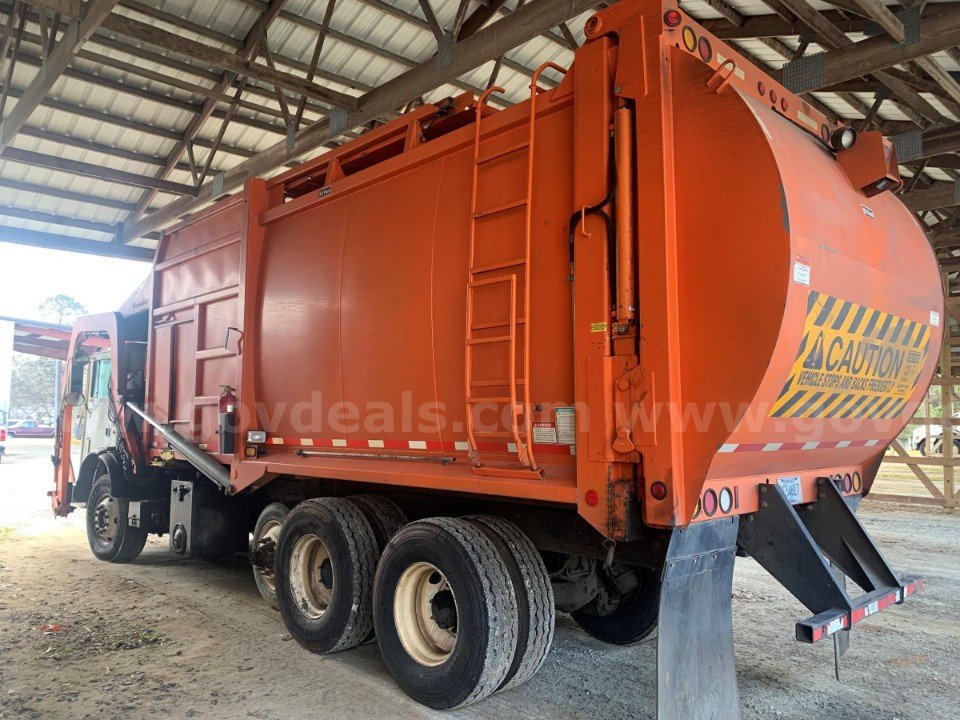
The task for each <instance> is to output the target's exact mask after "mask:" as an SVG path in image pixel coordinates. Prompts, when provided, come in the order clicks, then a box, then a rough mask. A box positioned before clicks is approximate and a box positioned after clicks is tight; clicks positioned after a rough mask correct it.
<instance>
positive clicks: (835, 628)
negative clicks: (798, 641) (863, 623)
mask: <svg viewBox="0 0 960 720" xmlns="http://www.w3.org/2000/svg"><path fill="white" fill-rule="evenodd" d="M849 627H850V624H849V621H848V620H847V618H846V616H844V617H838V618H835V619H834V620H831V621H830V622H828V623H825V624H823V625H818V626H817V627H815V628H813V642H817V641H818V640H823V639H824V638H828V637H830V636H831V635H833V634H834V633H836V632H839V631H840V630H846V629H847V628H849Z"/></svg>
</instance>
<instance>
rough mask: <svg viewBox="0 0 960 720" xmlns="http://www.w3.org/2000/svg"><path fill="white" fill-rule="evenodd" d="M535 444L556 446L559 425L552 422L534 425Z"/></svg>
mask: <svg viewBox="0 0 960 720" xmlns="http://www.w3.org/2000/svg"><path fill="white" fill-rule="evenodd" d="M533 442H535V443H537V444H539V445H556V444H557V424H556V423H552V422H535V423H533Z"/></svg>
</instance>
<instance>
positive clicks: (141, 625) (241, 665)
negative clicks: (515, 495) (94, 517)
mask: <svg viewBox="0 0 960 720" xmlns="http://www.w3.org/2000/svg"><path fill="white" fill-rule="evenodd" d="M44 454H45V453H44ZM48 477H49V462H48V461H47V460H46V459H45V458H42V457H27V456H25V455H21V456H19V457H18V456H17V455H16V454H15V453H14V454H12V455H11V456H10V457H8V458H7V459H5V460H4V462H3V464H2V465H0V717H3V718H24V719H28V718H93V717H97V718H129V717H134V716H136V717H168V718H194V717H196V718H244V717H252V718H283V719H285V720H290V719H296V718H314V719H315V718H331V719H332V718H337V719H338V720H339V719H342V718H364V719H367V718H369V719H371V720H375V719H379V718H399V717H403V718H440V717H443V718H456V719H457V720H459V719H460V718H489V719H491V720H494V719H496V720H501V719H502V720H506V719H508V718H509V719H510V720H513V719H514V718H518V717H531V718H532V717H537V718H541V717H554V718H584V719H589V720H606V719H607V718H610V719H613V718H617V719H619V718H627V717H629V718H652V717H653V715H654V685H655V652H654V651H655V648H654V646H653V645H652V644H646V645H641V646H639V647H634V648H626V649H622V648H611V647H607V646H604V645H602V644H601V643H598V642H596V641H594V640H592V639H591V638H589V637H587V636H586V635H585V634H584V633H583V632H581V631H580V630H579V629H578V628H577V627H576V626H575V625H574V624H573V622H572V621H571V620H570V619H569V618H567V617H560V618H559V619H558V627H557V634H556V639H555V641H554V645H553V649H552V651H551V653H550V656H549V657H548V659H547V661H546V663H545V665H544V667H543V668H542V669H541V671H540V672H539V674H538V675H537V676H536V677H535V678H534V679H533V680H532V681H530V682H529V683H527V684H525V685H523V686H522V687H521V688H520V689H517V690H513V691H509V692H505V693H502V694H498V695H495V696H494V697H492V698H490V699H488V700H486V701H483V702H481V703H478V704H476V705H473V706H470V707H468V708H465V709H463V710H460V711H456V712H450V713H436V712H433V711H429V710H426V709H424V708H423V707H421V706H419V705H416V704H415V703H413V702H412V701H410V700H409V699H408V698H407V697H406V696H405V695H403V693H402V692H401V691H400V690H399V689H398V688H397V687H396V686H395V685H394V683H393V681H392V680H391V678H390V676H389V675H388V674H387V672H386V669H385V668H384V666H383V664H382V662H381V660H380V657H379V653H378V651H377V646H376V644H375V643H371V644H367V645H364V646H362V647H360V648H356V649H354V650H351V651H348V652H345V653H340V654H337V655H334V656H328V657H319V656H315V655H311V654H309V653H307V652H306V651H304V650H302V649H301V648H300V647H299V646H298V645H297V644H296V643H294V642H292V641H291V640H290V638H289V636H288V635H287V634H286V632H285V629H284V627H283V623H282V622H281V620H280V617H279V615H278V614H277V613H276V612H274V611H272V610H270V609H269V608H268V607H266V606H265V605H264V604H263V603H262V602H261V601H260V599H259V595H258V594H257V591H256V588H255V586H254V583H253V578H252V576H251V574H250V571H249V568H248V567H246V566H245V565H244V564H243V563H242V562H240V561H232V562H226V563H216V564H214V563H208V562H203V561H196V560H183V559H180V558H175V557H174V556H171V555H169V554H168V553H167V552H166V542H165V540H155V539H153V540H151V541H150V542H149V543H148V545H147V548H146V549H145V551H144V553H143V555H142V556H141V557H140V558H139V559H138V560H137V561H136V562H134V563H132V564H129V565H109V564H106V563H100V562H97V561H96V560H94V559H93V557H92V556H91V555H90V553H89V551H88V549H87V545H86V538H85V535H84V530H83V525H82V517H81V514H80V513H75V514H74V515H73V516H72V517H71V518H68V519H67V520H58V521H54V520H53V519H52V518H50V517H49V512H48V511H47V509H46V508H47V505H46V502H47V498H46V497H44V493H45V492H46V489H47V487H48V484H47V478H48ZM861 517H862V518H863V521H864V523H865V525H866V526H867V528H868V529H869V531H870V532H871V534H872V535H873V536H874V537H875V538H876V539H877V541H878V542H879V543H880V545H881V547H882V548H883V549H884V551H885V552H886V554H887V556H888V558H889V559H890V561H891V562H892V564H893V565H894V566H895V567H897V568H898V569H900V570H902V571H909V572H913V573H919V574H922V575H923V576H924V577H925V580H926V586H925V589H924V592H922V593H921V594H920V595H918V596H917V597H916V598H915V599H912V600H911V601H909V602H908V603H907V604H906V605H903V606H896V607H893V608H890V609H889V610H887V611H885V612H883V613H881V614H880V615H878V616H875V617H873V618H870V619H869V620H867V621H865V622H863V623H860V624H859V625H857V627H856V629H855V631H854V634H853V639H852V645H851V649H850V652H849V653H848V654H847V656H846V657H845V658H844V660H843V662H842V666H841V677H842V680H843V682H842V683H838V682H836V680H835V679H834V677H833V659H832V658H833V652H832V646H831V645H830V644H828V643H820V644H818V645H812V646H811V645H802V644H799V643H797V642H795V641H794V640H793V639H792V636H793V623H794V622H795V621H796V620H797V619H799V618H801V617H805V616H806V615H807V613H806V612H805V611H804V609H803V608H802V607H801V606H800V604H799V603H797V602H796V601H795V600H794V599H793V598H792V597H790V596H789V595H788V594H787V592H786V591H785V590H783V588H781V587H780V586H779V585H778V584H777V583H776V582H775V581H774V580H773V579H772V578H770V577H769V576H768V575H767V574H766V573H765V572H764V571H763V570H762V569H760V568H759V567H758V566H757V565H756V564H755V563H753V561H751V560H740V561H738V566H737V573H736V579H735V585H734V626H735V645H736V656H737V670H738V674H739V678H740V689H741V695H742V701H743V705H744V717H745V718H751V719H753V718H765V719H766V718H795V719H796V720H801V719H802V720H812V719H814V718H830V719H831V720H846V719H850V720H853V719H863V720H866V719H867V718H869V719H870V720H883V719H889V720H892V719H894V718H898V719H900V720H920V719H923V720H927V719H930V718H957V717H960V680H958V669H957V668H958V666H960V619H958V616H957V612H956V609H955V604H956V598H958V597H960V552H958V548H960V516H951V515H946V514H945V513H943V512H942V511H938V510H933V509H926V508H905V507H899V506H892V505H882V504H880V503H870V502H869V501H868V502H867V503H865V504H864V507H863V510H862V512H861Z"/></svg>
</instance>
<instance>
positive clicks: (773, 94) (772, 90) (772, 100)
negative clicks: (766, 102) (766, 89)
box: [770, 88, 777, 105]
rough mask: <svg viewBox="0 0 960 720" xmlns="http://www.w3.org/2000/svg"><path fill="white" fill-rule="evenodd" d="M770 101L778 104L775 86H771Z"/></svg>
mask: <svg viewBox="0 0 960 720" xmlns="http://www.w3.org/2000/svg"><path fill="white" fill-rule="evenodd" d="M770 102H772V103H773V104H774V105H776V104H777V91H776V90H774V89H773V88H770Z"/></svg>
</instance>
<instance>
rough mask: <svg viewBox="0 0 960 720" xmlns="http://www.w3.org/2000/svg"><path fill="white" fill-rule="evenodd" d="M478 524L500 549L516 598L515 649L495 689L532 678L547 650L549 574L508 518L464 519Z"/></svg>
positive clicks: (551, 619) (552, 617)
mask: <svg viewBox="0 0 960 720" xmlns="http://www.w3.org/2000/svg"><path fill="white" fill-rule="evenodd" d="M464 519H465V520H468V521H470V522H472V523H473V524H475V525H476V526H477V527H479V528H480V529H481V530H482V531H483V532H484V533H485V534H486V535H487V537H488V538H490V540H491V541H492V542H493V544H494V545H495V546H496V547H497V550H499V551H500V556H501V557H502V558H503V560H504V562H505V563H506V566H507V572H508V573H509V574H510V581H511V583H512V586H513V594H514V597H515V598H516V599H517V651H516V653H514V656H513V662H512V663H511V665H510V670H509V671H508V672H507V676H506V678H504V680H503V683H502V684H501V685H500V687H499V688H498V690H508V689H510V688H514V687H517V686H518V685H521V684H523V683H525V682H526V681H527V680H529V679H530V678H532V677H533V676H534V675H535V674H536V672H537V670H539V669H540V666H541V665H543V662H544V660H546V659H547V654H548V653H549V652H550V645H551V644H552V643H553V629H554V625H555V623H556V611H555V609H554V601H553V586H552V585H551V584H550V575H549V574H548V573H547V567H546V565H544V563H543V558H542V557H540V553H539V552H538V551H537V548H536V547H535V546H534V544H533V543H532V542H531V541H530V538H528V537H527V536H526V535H525V534H524V532H523V531H522V530H521V529H520V528H518V527H517V526H516V525H514V524H513V523H512V522H510V521H509V520H504V519H503V518H499V517H495V516H492V515H474V516H469V517H466V518H464Z"/></svg>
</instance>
